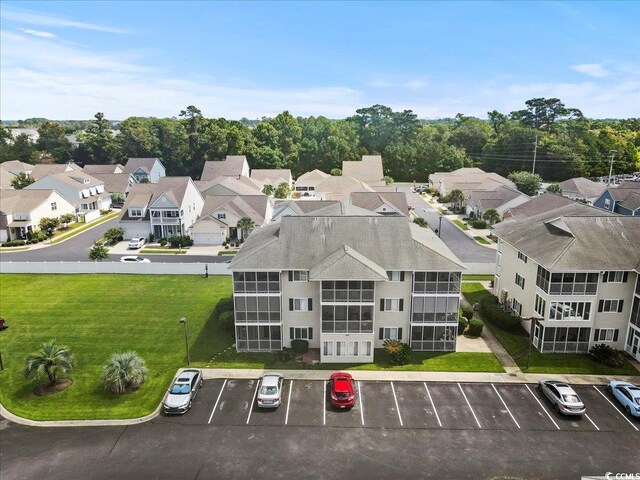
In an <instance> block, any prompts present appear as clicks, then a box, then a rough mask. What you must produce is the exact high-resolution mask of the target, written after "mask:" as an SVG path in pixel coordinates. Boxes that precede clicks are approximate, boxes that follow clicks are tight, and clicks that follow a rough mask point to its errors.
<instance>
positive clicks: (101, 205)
mask: <svg viewBox="0 0 640 480" xmlns="http://www.w3.org/2000/svg"><path fill="white" fill-rule="evenodd" d="M38 166H39V165H36V167H38ZM34 171H35V167H34ZM25 188H27V189H33V190H42V189H45V190H46V189H52V190H56V191H57V192H58V193H59V194H60V195H62V196H63V197H64V198H66V199H67V200H68V201H69V202H71V203H72V204H73V205H75V211H76V213H78V216H79V218H80V219H81V220H84V221H85V222H90V221H92V220H95V219H97V218H98V217H100V211H101V210H108V209H109V208H110V207H111V196H110V195H109V193H107V192H106V191H105V189H104V183H103V182H102V181H100V180H98V179H97V178H94V177H92V176H91V175H87V174H86V173H84V172H82V171H81V170H75V169H71V170H69V171H66V172H64V173H54V174H50V175H46V176H44V177H41V178H40V179H39V180H36V181H35V182H34V183H32V184H31V185H29V186H27V187H25Z"/></svg>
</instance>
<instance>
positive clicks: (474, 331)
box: [467, 318, 484, 337]
mask: <svg viewBox="0 0 640 480" xmlns="http://www.w3.org/2000/svg"><path fill="white" fill-rule="evenodd" d="M483 326H484V323H482V320H480V319H479V318H473V319H471V321H470V322H469V328H468V329H467V335H469V336H470V337H479V336H480V335H482V327H483Z"/></svg>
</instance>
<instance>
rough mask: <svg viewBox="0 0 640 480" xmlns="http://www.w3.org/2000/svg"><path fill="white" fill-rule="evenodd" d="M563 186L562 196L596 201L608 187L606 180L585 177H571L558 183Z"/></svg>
mask: <svg viewBox="0 0 640 480" xmlns="http://www.w3.org/2000/svg"><path fill="white" fill-rule="evenodd" d="M558 185H559V186H560V188H562V196H563V197H567V198H570V199H572V200H586V201H587V202H589V203H593V202H595V201H596V200H597V199H598V197H599V196H600V195H602V192H604V191H605V190H606V188H607V184H606V183H604V182H594V181H593V180H589V179H588V178H584V177H576V178H570V179H569V180H565V181H564V182H560V183H559V184H558Z"/></svg>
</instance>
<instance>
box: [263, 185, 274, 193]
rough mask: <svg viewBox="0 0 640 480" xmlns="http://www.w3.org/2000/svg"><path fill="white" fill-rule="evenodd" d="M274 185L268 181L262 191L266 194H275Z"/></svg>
mask: <svg viewBox="0 0 640 480" xmlns="http://www.w3.org/2000/svg"><path fill="white" fill-rule="evenodd" d="M273 190H274V188H273V185H269V184H268V183H267V184H265V186H264V187H262V193H264V194H265V195H273Z"/></svg>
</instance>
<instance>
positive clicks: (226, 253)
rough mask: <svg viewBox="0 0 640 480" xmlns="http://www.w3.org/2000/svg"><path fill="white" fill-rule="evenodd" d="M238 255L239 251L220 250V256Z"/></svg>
mask: <svg viewBox="0 0 640 480" xmlns="http://www.w3.org/2000/svg"><path fill="white" fill-rule="evenodd" d="M237 253H238V250H220V251H219V252H218V255H235V254H237Z"/></svg>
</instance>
